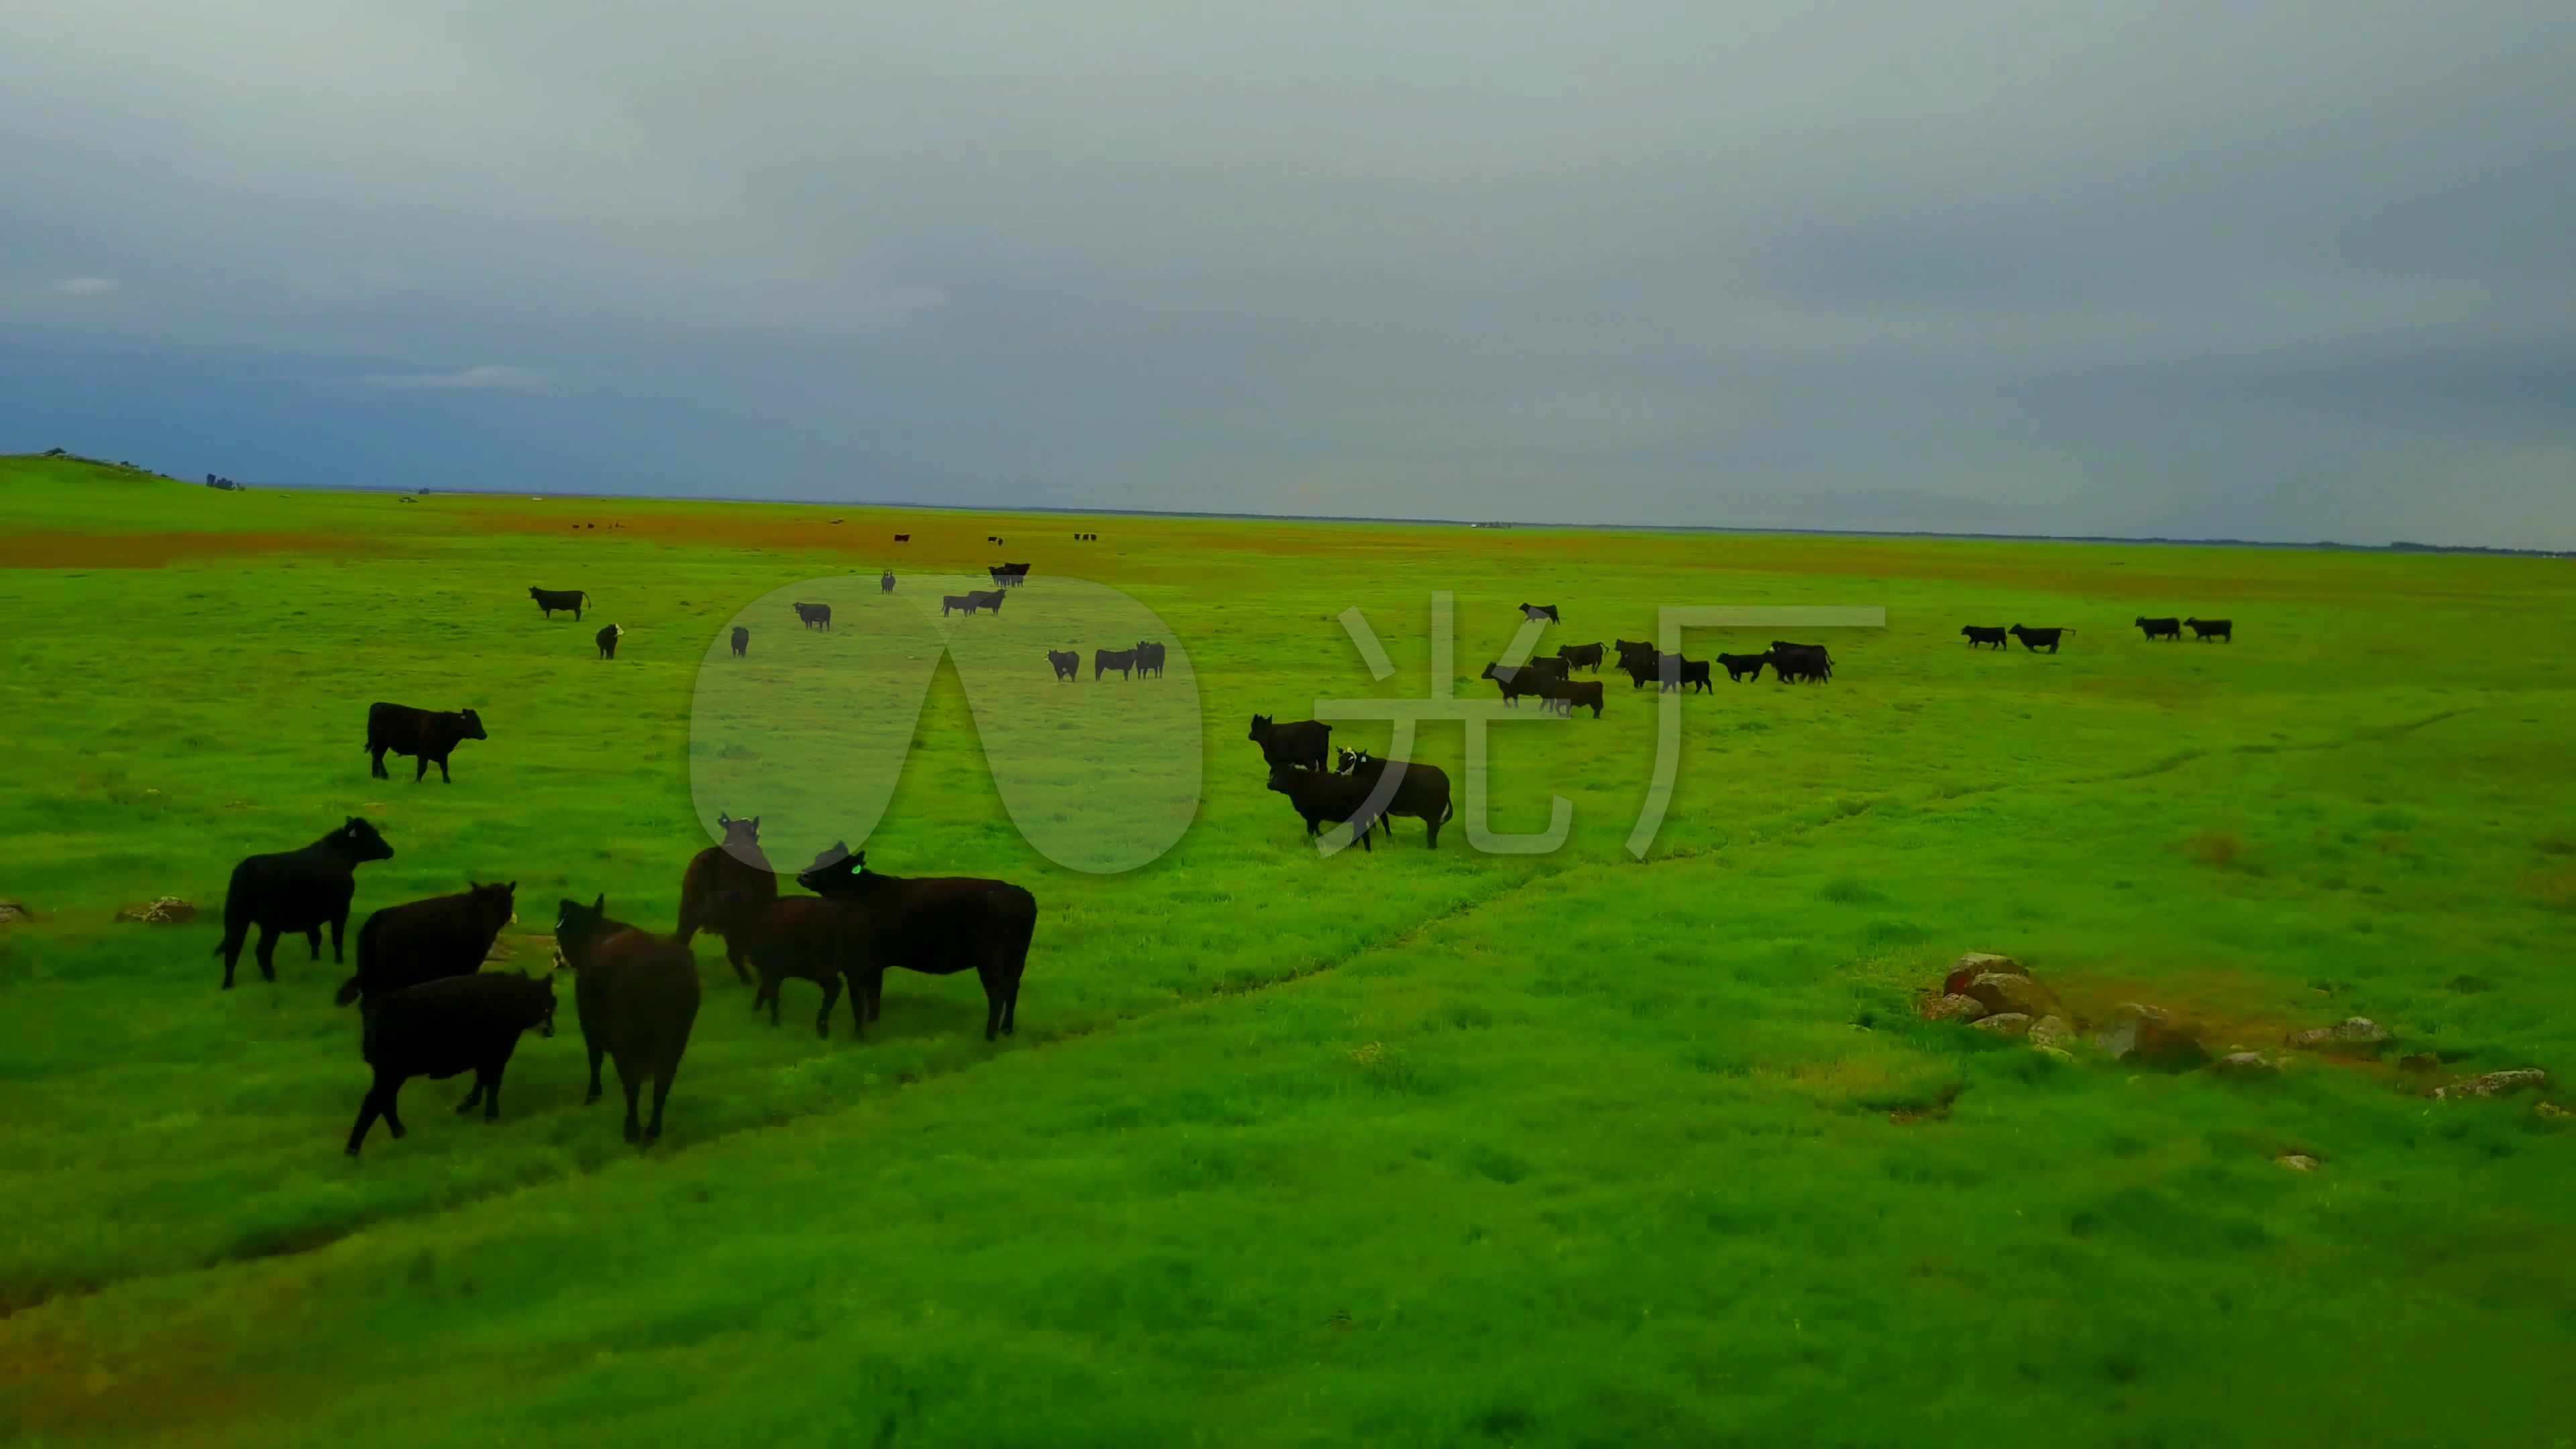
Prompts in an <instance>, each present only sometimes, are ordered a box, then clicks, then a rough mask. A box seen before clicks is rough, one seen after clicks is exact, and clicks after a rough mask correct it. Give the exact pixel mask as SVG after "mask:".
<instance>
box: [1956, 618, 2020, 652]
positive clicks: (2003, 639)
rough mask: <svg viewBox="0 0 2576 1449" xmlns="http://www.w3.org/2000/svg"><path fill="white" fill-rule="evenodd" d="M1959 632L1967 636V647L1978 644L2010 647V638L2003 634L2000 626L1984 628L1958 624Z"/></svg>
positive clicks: (1974, 646)
mask: <svg viewBox="0 0 2576 1449" xmlns="http://www.w3.org/2000/svg"><path fill="white" fill-rule="evenodd" d="M1959 632H1960V633H1962V634H1965V635H1966V636H1968V647H1969V648H1971V649H1974V648H1976V647H1977V646H1978V645H1980V644H1992V645H1993V646H1995V647H1996V648H1998V649H2010V648H2011V647H2012V640H2011V639H2010V638H2009V637H2007V636H2006V635H2005V633H2004V631H2003V630H2002V629H2001V628H1994V629H1986V628H1980V627H1979V626H1977V625H1975V624H1962V625H1960V626H1959Z"/></svg>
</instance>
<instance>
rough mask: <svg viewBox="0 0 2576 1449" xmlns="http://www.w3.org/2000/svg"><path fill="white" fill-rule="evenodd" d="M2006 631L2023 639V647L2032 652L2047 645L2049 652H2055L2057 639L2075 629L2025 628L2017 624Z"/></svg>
mask: <svg viewBox="0 0 2576 1449" xmlns="http://www.w3.org/2000/svg"><path fill="white" fill-rule="evenodd" d="M2004 632H2005V633H2007V634H2010V635H2012V636H2013V637H2014V638H2016V639H2019V640H2020V641H2021V647H2022V648H2024V649H2026V650H2029V651H2030V652H2032V653H2037V652H2038V651H2039V650H2040V648H2041V647H2042V646H2046V648H2047V649H2048V652H2049V653H2051V654H2054V653H2056V652H2057V641H2058V640H2059V639H2060V638H2061V637H2063V636H2065V635H2068V634H2072V633H2074V632H2075V631H2074V630H2072V629H2065V628H2058V629H2025V628H2023V627H2022V626H2021V625H2019V624H2015V625H2013V626H2012V627H2011V628H2009V629H2007V630H2005V631H2004Z"/></svg>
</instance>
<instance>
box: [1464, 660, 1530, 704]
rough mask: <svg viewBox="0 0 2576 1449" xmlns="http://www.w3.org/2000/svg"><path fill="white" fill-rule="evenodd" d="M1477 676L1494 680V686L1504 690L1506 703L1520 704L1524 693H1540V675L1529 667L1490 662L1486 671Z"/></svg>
mask: <svg viewBox="0 0 2576 1449" xmlns="http://www.w3.org/2000/svg"><path fill="white" fill-rule="evenodd" d="M1476 677H1477V678H1479V679H1490V680H1492V681H1494V686H1495V687H1496V688H1497V689H1500V690H1501V691H1502V692H1503V703H1505V704H1509V705H1518V704H1519V703H1520V702H1521V696H1522V695H1524V694H1536V693H1538V685H1539V677H1538V676H1537V675H1535V674H1532V673H1531V672H1530V671H1529V669H1528V668H1527V667H1522V668H1518V669H1514V668H1512V667H1510V666H1508V665H1502V664H1488V665H1486V666H1485V672H1484V673H1482V674H1480V675H1477V676H1476Z"/></svg>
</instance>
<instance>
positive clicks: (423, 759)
mask: <svg viewBox="0 0 2576 1449" xmlns="http://www.w3.org/2000/svg"><path fill="white" fill-rule="evenodd" d="M413 758H414V760H415V762H416V763H417V764H418V765H419V766H420V768H419V769H417V770H414V771H412V772H411V782H412V783H413V784H415V785H417V784H419V783H420V782H421V781H423V780H426V779H428V778H429V756H427V755H418V756H414V757H413Z"/></svg>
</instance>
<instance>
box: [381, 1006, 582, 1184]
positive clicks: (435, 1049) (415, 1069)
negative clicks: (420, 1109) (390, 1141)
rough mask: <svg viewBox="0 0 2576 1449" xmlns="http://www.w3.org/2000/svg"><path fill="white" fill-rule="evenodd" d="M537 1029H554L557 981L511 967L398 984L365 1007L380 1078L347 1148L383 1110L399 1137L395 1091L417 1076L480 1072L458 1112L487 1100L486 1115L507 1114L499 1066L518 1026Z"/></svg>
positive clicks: (515, 1043)
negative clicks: (399, 988) (371, 1006)
mask: <svg viewBox="0 0 2576 1449" xmlns="http://www.w3.org/2000/svg"><path fill="white" fill-rule="evenodd" d="M531 1027H533V1028H535V1029H536V1033H537V1035H539V1036H553V1035H554V1034H555V984H554V982H553V980H552V979H546V980H530V979H529V977H528V974H527V973H526V972H524V971H514V972H511V973H509V974H507V975H503V974H501V973H499V972H494V973H492V974H491V975H488V976H485V975H475V976H450V977H447V978H445V979H443V980H438V981H431V982H426V983H424V984H422V985H419V986H414V987H410V988H408V989H406V990H402V991H397V992H394V993H393V994H392V995H390V996H387V997H386V998H385V999H384V1000H383V1001H382V1002H381V1003H379V1004H378V1005H377V1006H376V1008H375V1009H374V1010H373V1011H371V1012H369V1013H368V1015H367V1023H366V1028H365V1030H364V1032H363V1034H362V1035H361V1037H360V1042H361V1046H360V1055H361V1056H362V1057H363V1058H364V1059H365V1061H366V1063H367V1065H369V1066H371V1067H374V1068H375V1069H376V1080H375V1082H374V1084H373V1085H371V1086H369V1087H368V1088H367V1096H366V1100H365V1101H363V1102H360V1103H359V1104H358V1125H357V1126H355V1127H353V1128H351V1129H350V1130H349V1148H348V1151H349V1155H350V1156H351V1157H355V1156H357V1155H358V1147H359V1145H360V1144H362V1143H364V1142H365V1141H366V1140H367V1129H368V1128H370V1127H373V1126H375V1125H376V1118H378V1117H380V1116H381V1117H383V1118H384V1119H385V1125H386V1126H388V1127H390V1128H392V1129H393V1133H394V1139H395V1140H396V1141H400V1140H401V1139H402V1137H403V1135H404V1128H403V1124H402V1116H401V1114H400V1113H398V1112H396V1111H395V1110H394V1099H395V1098H396V1097H397V1096H399V1095H400V1094H401V1092H402V1087H403V1083H405V1082H407V1081H409V1080H411V1079H412V1078H414V1077H428V1078H430V1079H432V1080H433V1081H445V1080H446V1079H447V1078H449V1077H452V1076H455V1075H456V1074H457V1073H459V1072H467V1071H470V1072H472V1073H473V1074H474V1090H473V1091H472V1092H469V1093H467V1094H466V1097H465V1100H464V1101H462V1102H459V1103H457V1104H456V1110H457V1111H459V1112H471V1111H473V1110H474V1108H475V1107H476V1105H477V1104H480V1105H481V1106H482V1108H483V1120H484V1121H486V1122H491V1121H496V1120H498V1119H499V1118H500V1115H501V1071H502V1069H503V1068H505V1067H507V1066H508V1065H509V1064H510V1054H511V1053H512V1052H515V1051H517V1050H518V1049H519V1033H521V1032H523V1031H526V1030H528V1029H530V1028H531Z"/></svg>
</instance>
